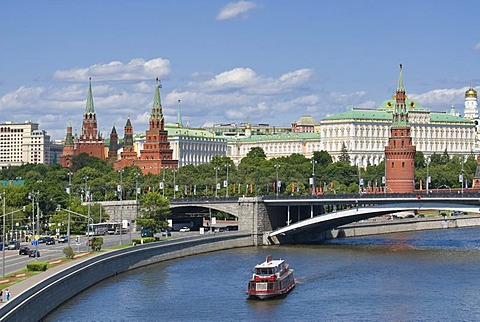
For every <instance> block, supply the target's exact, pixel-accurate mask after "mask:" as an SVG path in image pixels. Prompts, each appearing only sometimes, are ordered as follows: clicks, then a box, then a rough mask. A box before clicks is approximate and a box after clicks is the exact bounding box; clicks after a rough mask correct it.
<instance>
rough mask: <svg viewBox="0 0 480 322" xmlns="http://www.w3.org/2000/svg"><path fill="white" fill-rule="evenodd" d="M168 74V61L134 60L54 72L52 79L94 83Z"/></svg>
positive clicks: (150, 77) (151, 77)
mask: <svg viewBox="0 0 480 322" xmlns="http://www.w3.org/2000/svg"><path fill="white" fill-rule="evenodd" d="M169 74H170V61H168V60H166V59H162V58H155V59H152V60H149V61H145V60H144V59H142V58H135V59H132V60H131V61H129V62H128V63H127V64H124V63H122V62H120V61H111V62H109V63H106V64H95V65H92V66H89V67H87V68H74V69H71V70H60V71H56V72H55V74H54V78H56V79H59V80H63V81H85V80H87V79H88V78H89V77H92V79H93V80H94V81H138V80H148V79H155V78H156V77H160V78H162V77H165V76H167V75H169Z"/></svg>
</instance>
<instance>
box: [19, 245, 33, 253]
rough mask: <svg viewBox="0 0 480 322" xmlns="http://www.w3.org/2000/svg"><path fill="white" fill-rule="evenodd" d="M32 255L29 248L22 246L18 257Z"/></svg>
mask: <svg viewBox="0 0 480 322" xmlns="http://www.w3.org/2000/svg"><path fill="white" fill-rule="evenodd" d="M29 253H30V248H28V246H22V247H20V249H19V250H18V255H28V254H29Z"/></svg>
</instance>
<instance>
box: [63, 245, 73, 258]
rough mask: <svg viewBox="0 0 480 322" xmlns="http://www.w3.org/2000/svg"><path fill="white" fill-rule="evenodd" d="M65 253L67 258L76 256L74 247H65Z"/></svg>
mask: <svg viewBox="0 0 480 322" xmlns="http://www.w3.org/2000/svg"><path fill="white" fill-rule="evenodd" d="M63 254H64V255H65V257H66V258H73V257H74V256H75V252H74V251H73V249H72V247H70V246H68V247H65V248H64V249H63Z"/></svg>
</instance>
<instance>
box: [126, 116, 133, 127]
mask: <svg viewBox="0 0 480 322" xmlns="http://www.w3.org/2000/svg"><path fill="white" fill-rule="evenodd" d="M125 127H132V123H131V122H130V115H129V116H128V118H127V124H125Z"/></svg>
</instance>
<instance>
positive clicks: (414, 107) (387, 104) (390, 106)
mask: <svg viewBox="0 0 480 322" xmlns="http://www.w3.org/2000/svg"><path fill="white" fill-rule="evenodd" d="M405 105H406V106H407V110H408V111H409V112H410V111H419V110H420V111H426V110H425V109H424V108H423V106H422V105H420V104H419V103H418V102H416V101H414V100H411V99H409V98H407V99H406V100H405ZM378 109H379V110H383V111H385V110H387V111H393V110H394V109H395V100H394V99H393V98H392V99H390V100H386V101H383V102H382V104H380V106H379V107H378Z"/></svg>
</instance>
